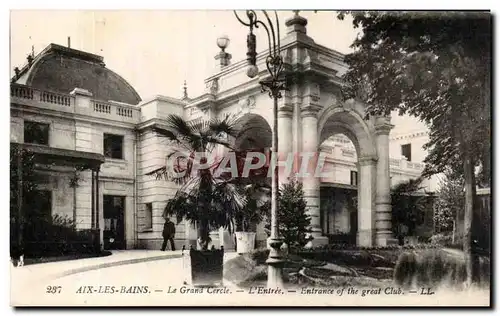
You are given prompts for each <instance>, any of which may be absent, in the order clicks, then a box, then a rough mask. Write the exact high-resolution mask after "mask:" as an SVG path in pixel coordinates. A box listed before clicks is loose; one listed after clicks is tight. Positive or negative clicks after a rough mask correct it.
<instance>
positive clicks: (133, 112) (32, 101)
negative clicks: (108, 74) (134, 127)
mask: <svg viewBox="0 0 500 316" xmlns="http://www.w3.org/2000/svg"><path fill="white" fill-rule="evenodd" d="M10 96H11V103H13V104H19V105H27V106H33V107H39V108H43V109H51V110H55V111H61V112H70V113H78V114H83V115H89V116H93V117H98V118H106V119H107V120H114V121H120V122H129V123H138V122H139V119H140V108H139V107H136V106H133V105H128V104H122V103H117V102H112V101H100V100H90V107H91V108H90V111H89V110H88V109H85V108H84V107H83V106H77V104H85V102H78V98H85V96H80V95H70V94H61V93H55V92H51V91H42V90H38V89H35V88H32V87H28V86H25V85H20V84H11V86H10ZM87 102H88V101H87Z"/></svg>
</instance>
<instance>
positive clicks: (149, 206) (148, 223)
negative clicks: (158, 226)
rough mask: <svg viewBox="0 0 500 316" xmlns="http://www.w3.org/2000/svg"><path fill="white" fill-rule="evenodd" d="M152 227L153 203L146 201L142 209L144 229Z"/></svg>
mask: <svg viewBox="0 0 500 316" xmlns="http://www.w3.org/2000/svg"><path fill="white" fill-rule="evenodd" d="M152 228H153V203H146V209H145V211H144V229H152Z"/></svg>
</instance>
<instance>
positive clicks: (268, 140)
mask: <svg viewBox="0 0 500 316" xmlns="http://www.w3.org/2000/svg"><path fill="white" fill-rule="evenodd" d="M235 129H236V130H237V137H236V138H234V139H229V142H230V144H231V145H232V147H233V148H234V150H235V151H237V152H250V151H254V152H261V153H264V154H267V153H268V151H269V150H270V148H271V145H272V130H271V126H269V123H268V122H267V121H266V119H265V118H264V117H262V116H261V115H258V114H254V113H246V114H244V115H242V116H241V117H239V118H238V119H237V120H236V122H235ZM263 180H264V181H267V182H268V185H269V186H270V185H271V179H270V178H269V179H267V178H265V179H263ZM265 224H266V223H265V222H262V223H258V224H257V223H256V225H254V226H253V227H251V231H255V233H256V245H255V246H256V247H265V246H266V240H267V237H268V236H267V233H266V231H265ZM221 234H222V235H221V237H220V238H222V239H223V243H224V247H225V248H226V249H235V250H236V243H235V240H234V236H231V235H229V233H228V231H223V232H222V233H221Z"/></svg>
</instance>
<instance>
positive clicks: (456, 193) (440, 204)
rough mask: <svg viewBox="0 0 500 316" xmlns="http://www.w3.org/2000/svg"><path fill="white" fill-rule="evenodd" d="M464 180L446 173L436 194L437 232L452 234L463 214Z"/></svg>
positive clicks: (435, 223) (435, 214)
mask: <svg viewBox="0 0 500 316" xmlns="http://www.w3.org/2000/svg"><path fill="white" fill-rule="evenodd" d="M463 191H464V179H463V177H456V176H453V175H452V174H450V173H446V174H445V177H444V179H442V180H441V182H440V185H439V189H438V190H437V192H436V201H435V203H434V225H435V227H436V232H440V233H441V232H451V231H452V230H453V223H454V222H455V223H456V220H457V217H458V216H459V214H461V213H463V209H464V206H465V200H464V192H463Z"/></svg>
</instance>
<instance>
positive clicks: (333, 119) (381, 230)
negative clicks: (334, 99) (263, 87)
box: [318, 107, 392, 247]
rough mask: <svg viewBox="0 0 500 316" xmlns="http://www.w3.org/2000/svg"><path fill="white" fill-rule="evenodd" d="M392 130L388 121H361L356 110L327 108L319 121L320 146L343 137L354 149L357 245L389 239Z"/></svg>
mask: <svg viewBox="0 0 500 316" xmlns="http://www.w3.org/2000/svg"><path fill="white" fill-rule="evenodd" d="M391 128H392V125H390V124H389V122H388V119H387V118H376V119H370V120H364V119H363V115H362V114H360V113H359V111H357V110H356V109H355V108H345V107H330V108H327V109H326V110H325V111H323V113H321V115H320V116H319V118H318V143H319V144H322V143H323V142H325V140H327V139H328V138H330V137H331V136H333V135H338V134H343V135H345V136H347V138H349V139H350V140H351V142H352V144H353V146H354V148H355V152H356V157H357V162H356V164H357V168H356V169H357V179H356V180H357V181H356V182H357V183H356V184H357V198H356V204H357V225H356V226H357V227H356V228H357V234H356V243H357V244H358V245H359V246H365V247H371V246H374V245H382V246H383V245H386V244H387V243H388V241H389V240H390V239H392V234H391V208H390V178H389V152H388V151H389V149H388V135H389V131H390V129H391ZM323 218H324V217H323ZM323 227H325V225H324V224H323Z"/></svg>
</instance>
